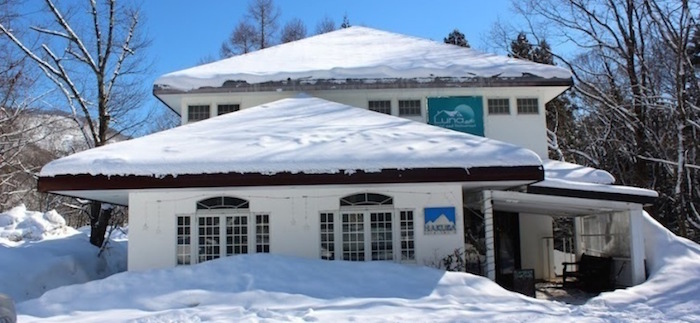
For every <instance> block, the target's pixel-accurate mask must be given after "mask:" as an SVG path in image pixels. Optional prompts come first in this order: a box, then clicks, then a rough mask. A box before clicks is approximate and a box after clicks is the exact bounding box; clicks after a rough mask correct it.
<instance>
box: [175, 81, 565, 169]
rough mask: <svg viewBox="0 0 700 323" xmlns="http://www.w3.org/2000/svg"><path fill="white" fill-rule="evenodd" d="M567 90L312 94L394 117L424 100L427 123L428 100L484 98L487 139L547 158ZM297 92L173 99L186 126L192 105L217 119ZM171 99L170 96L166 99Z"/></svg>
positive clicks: (329, 92)
mask: <svg viewBox="0 0 700 323" xmlns="http://www.w3.org/2000/svg"><path fill="white" fill-rule="evenodd" d="M565 89H566V87H534V86H533V87H499V88H496V87H489V88H477V87H473V88H430V89H380V90H322V91H312V92H309V93H308V94H310V95H312V96H316V97H319V98H323V99H326V100H329V101H334V102H339V103H343V104H347V105H351V106H355V107H361V108H367V106H368V101H370V100H391V102H392V103H391V105H392V114H393V115H399V111H398V109H399V108H398V101H399V100H417V99H419V100H421V103H422V108H423V115H422V116H421V117H409V119H412V120H416V121H421V122H425V120H426V113H427V112H426V107H427V98H428V97H447V96H482V97H483V98H484V103H483V107H484V135H485V136H486V137H488V138H493V139H498V140H502V141H505V142H510V143H513V144H516V145H519V146H522V147H525V148H528V149H531V150H533V151H534V152H536V153H537V154H538V155H540V156H542V157H546V156H547V133H546V121H545V108H544V105H545V103H547V102H548V101H550V100H551V99H552V98H553V97H555V96H557V95H558V94H559V93H561V92H562V91H564V90H565ZM296 95H298V93H296V92H285V91H279V92H232V93H210V94H207V93H202V94H186V95H181V94H178V95H173V96H174V98H177V99H175V100H167V101H168V102H172V103H171V104H175V102H179V104H180V106H179V109H180V111H182V116H181V118H182V123H183V124H185V123H187V106H188V105H210V109H211V110H210V115H211V116H216V106H217V105H218V104H239V105H240V107H241V109H246V108H250V107H253V106H257V105H260V104H263V103H268V102H272V101H276V100H279V99H284V98H289V97H294V96H296ZM163 96H164V97H168V95H163ZM488 98H509V99H510V110H511V113H510V115H488V107H487V104H486V102H487V99H488ZM516 98H537V99H538V101H539V112H540V113H539V114H520V115H519V114H517V107H516Z"/></svg>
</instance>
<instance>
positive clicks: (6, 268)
mask: <svg viewBox="0 0 700 323" xmlns="http://www.w3.org/2000/svg"><path fill="white" fill-rule="evenodd" d="M65 223H66V222H65V220H64V219H63V217H62V216H61V215H60V214H58V213H57V212H56V211H49V212H46V213H42V212H33V211H28V210H27V209H26V207H24V206H23V205H21V206H18V207H15V208H13V209H11V210H10V211H8V212H4V213H0V278H1V279H0V293H3V294H7V295H9V296H10V297H12V298H13V299H14V300H15V301H16V302H21V301H24V300H27V299H31V298H35V297H39V296H41V294H43V293H44V292H46V291H47V290H51V289H54V288H57V287H60V286H65V285H70V284H79V283H85V282H88V281H91V280H95V279H101V278H104V277H107V276H109V275H112V274H114V273H117V272H121V271H125V270H126V240H114V239H112V240H111V242H110V244H109V246H108V249H107V250H106V251H105V252H104V253H103V256H102V257H98V256H97V253H98V251H99V250H98V248H96V247H95V246H93V245H91V244H90V242H89V238H88V235H86V234H83V233H81V232H79V231H78V230H75V229H73V228H72V227H69V226H66V224H65Z"/></svg>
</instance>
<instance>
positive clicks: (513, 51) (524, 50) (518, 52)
mask: <svg viewBox="0 0 700 323" xmlns="http://www.w3.org/2000/svg"><path fill="white" fill-rule="evenodd" d="M508 56H510V57H513V58H520V59H526V60H530V61H532V60H533V53H532V45H531V44H530V41H529V40H527V36H526V35H525V33H524V32H522V31H521V32H520V33H519V34H518V37H517V38H516V39H515V40H513V41H511V42H510V53H509V54H508Z"/></svg>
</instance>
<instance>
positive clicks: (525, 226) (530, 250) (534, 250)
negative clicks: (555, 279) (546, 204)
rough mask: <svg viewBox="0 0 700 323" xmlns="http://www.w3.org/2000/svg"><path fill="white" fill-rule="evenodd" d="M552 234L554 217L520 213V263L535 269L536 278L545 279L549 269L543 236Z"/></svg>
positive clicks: (527, 267) (525, 267)
mask: <svg viewBox="0 0 700 323" xmlns="http://www.w3.org/2000/svg"><path fill="white" fill-rule="evenodd" d="M551 236H552V217H550V216H548V215H536V214H528V213H520V265H521V268H523V269H534V270H535V279H544V278H547V277H544V275H545V274H546V273H548V272H549V271H548V269H546V268H545V266H546V265H547V260H548V259H547V257H548V255H546V254H545V253H544V248H543V244H544V243H545V242H544V240H543V238H545V237H551Z"/></svg>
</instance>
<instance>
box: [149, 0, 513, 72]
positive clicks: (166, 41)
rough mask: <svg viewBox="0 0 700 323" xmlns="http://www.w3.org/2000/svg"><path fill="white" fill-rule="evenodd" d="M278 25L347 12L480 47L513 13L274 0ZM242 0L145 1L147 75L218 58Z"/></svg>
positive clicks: (457, 6)
mask: <svg viewBox="0 0 700 323" xmlns="http://www.w3.org/2000/svg"><path fill="white" fill-rule="evenodd" d="M275 2H276V4H277V6H278V7H279V9H280V11H281V15H280V27H281V26H282V25H284V23H285V22H286V21H288V20H290V19H292V18H299V19H301V20H302V21H304V23H305V24H306V27H307V31H308V32H309V33H313V32H314V30H315V28H316V24H317V23H318V22H319V21H320V20H322V19H323V17H324V16H328V17H329V18H331V19H333V20H334V21H335V22H336V25H339V24H340V22H341V21H342V18H343V15H344V14H347V16H348V18H349V20H350V23H351V24H352V25H363V26H367V27H372V28H377V29H382V30H387V31H392V32H397V33H402V34H407V35H412V36H418V37H423V38H429V39H433V40H442V39H443V38H444V37H445V36H447V34H449V32H450V31H452V30H453V29H455V28H458V29H459V30H460V31H461V32H463V33H464V34H465V35H466V37H467V40H468V41H469V42H470V44H471V45H472V47H475V48H484V47H486V45H485V44H484V38H485V37H486V35H487V33H488V31H489V30H490V29H491V26H492V24H493V23H494V22H495V21H496V20H497V19H498V18H499V17H500V19H504V20H510V19H509V18H511V17H514V16H515V14H513V13H512V12H511V10H510V0H486V1H472V0H433V1H411V0H403V1H397V0H381V1H379V0H374V1H371V0H298V1H291V0H276V1H275ZM247 6H248V1H247V0H235V1H234V0H229V1H225V0H207V1H191V0H170V1H152V0H151V1H145V2H144V4H143V11H144V13H145V15H146V19H147V20H146V25H145V27H146V29H147V30H146V32H147V34H148V35H149V36H150V37H151V39H152V45H151V48H150V49H149V51H150V55H149V56H151V57H150V58H151V59H153V60H154V66H153V74H154V75H153V77H152V78H151V79H150V80H151V81H152V80H154V79H155V78H156V77H157V76H159V75H162V74H165V73H168V72H173V71H177V70H181V69H184V68H187V67H191V66H194V65H197V63H198V62H199V61H200V60H201V59H202V58H204V57H206V56H211V57H214V58H218V55H219V48H220V46H221V43H222V42H223V41H224V40H225V39H226V38H227V37H228V35H229V34H230V33H231V31H232V30H233V28H234V26H235V25H236V24H237V23H238V22H239V21H240V20H241V19H243V17H244V15H245V11H246V9H247Z"/></svg>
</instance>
